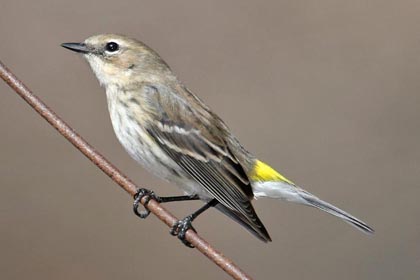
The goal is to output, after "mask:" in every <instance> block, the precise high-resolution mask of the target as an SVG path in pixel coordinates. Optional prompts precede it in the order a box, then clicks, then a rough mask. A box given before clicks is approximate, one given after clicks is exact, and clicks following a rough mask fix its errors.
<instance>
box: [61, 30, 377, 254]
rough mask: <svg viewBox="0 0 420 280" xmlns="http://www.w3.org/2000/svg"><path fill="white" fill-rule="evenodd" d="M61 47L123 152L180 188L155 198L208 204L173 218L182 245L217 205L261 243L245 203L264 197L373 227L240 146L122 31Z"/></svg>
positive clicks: (263, 233) (261, 231) (261, 232)
mask: <svg viewBox="0 0 420 280" xmlns="http://www.w3.org/2000/svg"><path fill="white" fill-rule="evenodd" d="M62 46H63V47H65V48H67V49H70V50H72V51H75V52H79V53H81V54H82V55H83V56H84V58H85V59H86V60H87V61H88V63H89V65H90V67H91V68H92V70H93V72H94V73H95V75H96V77H97V78H98V80H99V83H100V84H101V85H102V86H103V87H105V89H106V96H107V101H108V109H109V113H110V116H111V122H112V125H113V128H114V131H115V134H116V136H117V138H118V140H119V141H120V143H121V144H122V146H124V148H125V150H126V151H127V152H128V153H129V154H130V156H131V157H132V158H134V159H135V160H136V161H137V162H138V163H140V164H141V165H143V166H144V167H145V168H146V169H147V170H149V171H150V172H152V173H153V174H155V175H156V176H158V177H160V178H163V179H165V180H167V181H169V182H172V183H174V184H175V185H177V186H178V187H180V188H181V189H182V190H183V192H184V193H185V195H184V196H178V197H167V198H164V197H158V196H157V195H155V194H154V193H153V192H151V191H148V190H145V189H141V190H139V191H138V195H136V197H135V198H136V203H135V207H134V208H135V209H134V210H135V212H136V213H137V214H138V215H140V216H141V217H143V218H144V217H146V216H147V214H148V212H138V211H137V206H138V203H139V201H140V199H141V198H142V197H144V196H148V197H149V198H154V199H156V200H157V201H158V202H169V201H181V200H193V199H200V200H202V201H204V202H206V204H205V205H204V206H203V207H202V208H200V209H199V210H197V211H196V212H194V213H193V214H192V215H189V216H187V217H186V218H185V219H183V220H180V221H178V222H177V223H176V224H175V225H174V226H173V228H172V230H171V233H172V234H173V235H177V236H178V238H180V239H181V240H182V241H183V242H184V243H185V244H186V245H188V246H190V245H191V244H189V243H188V242H187V241H185V233H186V231H187V230H188V229H190V228H192V224H191V222H192V221H193V220H194V219H195V218H196V217H197V216H198V215H199V214H201V213H202V212H204V211H205V210H206V209H208V208H210V207H213V206H214V207H215V208H217V209H218V210H220V211H221V212H223V213H224V214H226V215H227V216H229V217H230V218H232V219H233V220H235V221H236V222H238V223H239V224H241V225H242V226H244V227H245V228H246V229H247V230H249V231H250V232H251V233H252V234H254V235H255V236H256V237H258V238H259V239H260V240H262V241H264V242H268V241H271V238H270V236H269V234H268V232H267V230H266V228H265V227H264V225H263V223H262V222H261V220H260V219H259V218H258V216H257V214H256V212H255V210H254V208H253V206H252V204H251V201H252V199H253V198H259V197H269V198H277V199H280V200H285V201H290V202H295V203H299V204H303V205H308V206H312V207H315V208H318V209H321V210H323V211H325V212H327V213H329V214H332V215H334V216H337V217H339V218H341V219H343V220H344V221H345V222H347V223H349V224H351V225H353V226H355V227H356V228H358V229H360V230H362V231H363V232H366V233H373V229H372V228H371V227H369V226H368V225H367V224H366V223H364V222H363V221H361V220H359V219H357V218H355V217H353V216H352V215H350V214H348V213H346V212H345V211H343V210H341V209H339V208H337V207H335V206H333V205H331V204H329V203H327V202H325V201H323V200H321V199H319V198H318V197H316V196H314V195H312V194H310V193H309V192H307V191H305V190H304V189H302V188H300V187H299V186H297V185H296V184H295V183H293V182H292V181H291V180H289V179H287V178H286V177H284V176H283V175H281V174H280V173H279V172H277V171H276V170H274V169H273V168H272V167H270V166H269V165H268V164H266V163H264V162H263V161H261V160H259V159H257V158H256V157H255V156H254V155H252V154H251V153H250V152H248V151H247V150H246V149H245V148H244V147H242V146H241V144H240V143H239V141H238V139H237V138H236V137H235V136H234V135H233V134H232V132H231V131H230V129H229V128H228V126H227V125H226V124H225V123H224V122H223V121H222V120H221V119H220V118H219V117H218V116H217V115H216V114H215V113H213V111H212V110H211V109H210V108H209V107H208V106H207V105H205V104H204V102H203V101H202V100H201V99H199V98H198V97H197V96H196V95H194V94H193V93H192V92H191V91H190V90H189V89H188V88H187V87H186V86H185V85H184V84H183V83H181V82H180V80H179V79H178V78H177V77H176V76H175V74H174V73H173V72H172V70H171V69H170V67H169V66H168V65H167V64H166V63H165V61H164V60H163V59H162V58H161V57H160V56H159V55H158V54H157V53H156V52H155V51H153V50H152V49H151V48H149V47H148V46H147V45H145V44H144V43H142V42H140V41H138V40H135V39H131V38H128V37H126V36H122V35H114V34H102V35H95V36H92V37H90V38H88V39H86V40H85V41H83V42H81V43H64V44H62Z"/></svg>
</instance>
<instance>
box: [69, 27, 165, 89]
mask: <svg viewBox="0 0 420 280" xmlns="http://www.w3.org/2000/svg"><path fill="white" fill-rule="evenodd" d="M61 46H62V47H64V48H67V49H69V50H72V51H75V52H78V53H81V54H82V55H83V56H84V57H85V58H86V60H87V61H88V62H89V64H90V67H91V68H92V70H93V72H94V73H95V75H96V77H97V78H98V80H99V82H100V83H101V85H103V86H105V87H107V86H109V85H116V86H128V85H130V84H133V83H137V82H143V81H145V80H155V79H162V78H163V77H164V76H165V75H168V74H170V73H171V71H170V70H169V67H168V66H167V64H166V63H165V62H164V61H163V60H162V59H161V58H160V56H159V55H158V54H157V53H156V52H155V51H153V50H152V49H151V48H149V47H148V46H146V45H145V44H143V43H142V42H140V41H137V40H134V39H131V38H128V37H126V36H122V35H115V34H101V35H95V36H92V37H89V38H87V39H86V40H84V41H83V42H81V43H63V44H61Z"/></svg>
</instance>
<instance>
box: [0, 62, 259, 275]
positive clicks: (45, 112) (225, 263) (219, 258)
mask: <svg viewBox="0 0 420 280" xmlns="http://www.w3.org/2000/svg"><path fill="white" fill-rule="evenodd" d="M0 77H1V78H2V79H3V80H4V81H5V82H6V83H7V84H8V85H9V86H10V87H11V88H12V89H13V90H14V91H15V92H16V93H17V94H18V95H19V96H20V97H22V98H23V99H24V100H25V101H26V102H27V103H28V104H29V105H30V106H31V107H32V108H33V109H34V110H35V111H37V112H38V113H39V114H40V115H41V116H42V117H43V118H44V119H45V120H46V121H47V122H48V123H50V124H51V125H52V126H53V127H54V128H55V129H56V130H58V132H60V134H61V135H63V136H64V137H65V138H66V139H67V140H68V141H69V142H70V143H72V144H73V145H74V146H75V147H76V148H77V149H78V150H79V151H80V152H82V153H83V154H84V155H85V156H86V157H87V158H89V159H90V160H91V161H92V162H93V163H94V164H95V165H96V166H98V167H99V168H100V169H101V170H102V171H103V172H104V173H105V174H106V175H108V176H109V177H111V179H112V180H114V182H116V183H117V184H118V185H119V186H120V187H122V188H123V189H124V190H125V191H126V192H128V193H129V194H130V195H131V196H134V194H135V193H136V190H137V189H138V187H137V186H136V185H135V184H134V183H133V182H132V181H131V180H130V179H129V178H128V177H127V176H125V175H124V174H123V173H121V171H119V170H118V169H117V168H116V167H115V166H114V165H113V164H112V163H111V162H109V161H108V160H107V159H106V158H105V157H104V156H102V155H101V154H100V153H99V152H98V151H96V150H95V148H93V147H92V146H91V145H90V144H89V143H87V142H86V141H85V140H84V139H83V138H82V137H81V136H80V135H79V134H77V132H76V131H75V130H74V129H73V128H72V127H71V126H69V125H68V124H66V123H65V122H64V121H63V120H62V119H61V118H60V117H59V116H58V115H57V114H56V113H54V112H53V111H52V110H51V109H50V108H48V106H47V105H46V104H45V103H44V102H43V101H42V100H41V99H39V98H38V97H37V96H36V95H34V94H33V93H32V91H31V90H30V89H29V88H28V87H26V86H25V85H24V84H23V83H22V82H21V81H20V80H19V79H18V78H17V77H16V76H15V75H14V74H13V73H12V72H11V71H10V70H9V69H8V68H7V67H6V66H5V65H4V64H3V63H2V62H1V61H0ZM141 203H142V204H144V199H143V200H142V201H141ZM147 208H148V209H149V210H150V211H151V212H152V213H153V214H154V215H156V217H158V218H159V219H160V220H161V221H162V222H164V223H165V224H166V225H168V226H169V227H171V226H172V225H173V224H174V223H175V222H176V221H177V218H175V216H173V215H172V214H171V213H170V212H168V211H167V210H166V209H165V208H163V207H162V206H160V204H159V203H157V202H156V201H155V200H150V202H149V203H148V205H147ZM186 240H187V241H188V242H190V243H191V244H192V245H194V246H195V248H196V249H197V250H199V251H200V252H201V253H203V254H204V255H205V256H206V257H208V258H209V259H210V260H211V261H213V262H214V263H215V264H216V265H217V266H219V267H220V268H221V269H223V270H224V271H225V272H226V273H227V274H229V275H230V276H231V277H232V278H234V279H252V278H251V277H250V276H248V275H247V274H246V273H245V272H244V271H243V270H242V269H240V268H239V267H238V266H237V265H236V264H235V263H233V262H232V261H231V260H230V259H228V258H227V257H225V256H224V255H223V254H222V253H221V252H219V251H217V250H216V249H214V248H213V246H211V245H210V244H209V243H208V242H207V241H206V240H204V239H203V238H201V237H200V236H199V235H198V234H197V233H195V232H194V231H192V230H188V231H187V234H186Z"/></svg>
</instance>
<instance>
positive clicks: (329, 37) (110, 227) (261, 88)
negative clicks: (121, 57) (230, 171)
mask: <svg viewBox="0 0 420 280" xmlns="http://www.w3.org/2000/svg"><path fill="white" fill-rule="evenodd" d="M419 15H420V2H418V1H381V0H378V1H296V0H288V1H274V0H273V1H264V2H263V3H262V1H261V2H258V1H193V0H190V1H138V0H137V1H110V0H108V1H81V0H72V1H60V2H59V1H46V0H44V1H16V0H13V1H12V0H1V1H0V35H1V41H0V54H1V56H0V57H1V60H3V62H5V63H6V64H7V65H8V66H9V67H10V68H11V69H12V70H14V71H15V73H16V74H17V75H18V76H19V77H20V78H22V79H23V80H24V81H25V82H26V83H27V85H28V86H29V87H31V88H32V90H33V91H34V92H35V93H36V94H38V95H39V96H40V97H41V98H43V99H44V100H45V102H47V104H49V105H50V106H51V107H52V108H54V110H55V111H56V112H57V113H59V114H60V115H62V117H64V118H65V120H67V122H68V123H70V124H71V125H73V126H74V128H75V129H76V130H77V131H78V132H80V133H81V134H82V135H83V136H84V137H85V138H86V139H87V140H88V141H89V142H91V143H92V144H93V145H94V146H96V147H97V148H98V149H99V150H100V151H102V152H103V153H104V155H105V156H107V157H108V158H109V159H111V160H112V161H113V162H114V163H115V164H116V165H117V166H118V167H119V168H120V169H122V170H123V171H124V172H125V173H127V174H128V175H129V176H130V177H132V178H133V179H134V180H135V181H136V182H137V183H138V184H139V185H141V186H145V187H151V188H153V189H154V190H155V191H157V193H159V194H162V195H169V194H179V192H178V189H176V188H175V187H173V186H171V185H169V184H166V183H164V182H162V181H160V180H159V179H156V178H154V177H152V176H151V175H149V174H148V173H147V172H145V171H144V170H143V169H142V168H140V167H139V166H137V165H136V163H135V162H134V161H133V160H131V158H129V156H128V155H127V154H126V153H125V151H124V150H123V149H122V148H121V146H120V145H119V143H118V142H117V140H116V138H115V136H114V134H113V131H112V128H111V123H110V121H109V117H108V112H107V108H106V101H105V94H104V90H103V89H101V88H100V86H99V84H98V82H97V81H96V79H95V78H94V76H93V74H92V73H91V71H90V69H89V68H88V66H87V63H85V62H84V61H83V59H82V58H81V57H79V56H77V55H75V54H74V53H71V52H69V51H67V50H64V49H63V48H61V47H60V46H59V45H60V43H62V42H68V41H70V42H71V41H81V40H83V39H85V38H86V37H88V36H90V35H93V34H98V33H109V32H115V33H122V34H127V35H130V36H132V37H135V38H139V39H141V40H143V41H144V42H146V43H147V44H149V45H150V46H151V47H153V48H154V49H156V50H157V51H158V52H159V53H160V54H161V55H162V56H163V57H164V58H165V59H166V61H167V62H168V63H169V64H170V65H171V67H172V68H173V70H174V71H175V72H176V73H177V74H178V76H179V77H180V79H181V80H183V81H184V82H185V83H186V84H187V85H188V87H189V88H191V90H193V91H194V92H196V93H197V94H198V95H199V96H200V97H202V98H203V99H204V100H205V101H206V102H207V104H209V105H210V106H211V107H212V108H213V109H214V110H215V111H216V112H217V113H218V114H219V115H220V116H221V117H222V118H223V119H224V120H225V121H226V122H227V123H228V124H229V126H230V127H231V128H232V129H233V131H234V132H235V134H236V135H237V136H238V138H239V139H241V141H242V143H243V144H244V145H245V146H246V147H247V148H248V149H249V150H250V151H252V152H254V153H255V154H256V155H257V156H259V157H260V158H261V159H263V160H264V161H266V162H268V163H270V164H271V165H273V166H274V167H275V168H278V169H279V170H280V171H282V172H283V173H284V174H285V175H286V176H287V177H289V178H291V179H292V180H294V181H296V182H297V183H298V184H300V185H301V186H304V187H305V188H306V189H308V190H310V191H311V192H313V193H315V194H317V195H319V196H320V197H322V198H324V199H326V200H327V201H330V202H332V203H334V204H336V205H338V206H340V207H342V208H343V209H345V210H347V211H349V212H350V213H352V214H354V215H355V216H357V217H360V218H361V219H363V220H365V221H366V222H368V223H369V224H371V225H372V226H373V227H374V228H375V229H376V234H375V235H374V236H372V237H369V236H365V235H363V234H362V233H360V232H359V231H357V230H355V229H354V228H352V227H350V226H348V225H347V224H345V223H343V222H341V221H339V220H338V219H336V218H333V217H331V216H329V215H327V214H324V213H321V212H320V211H317V210H315V209H310V208H306V207H302V206H297V205H291V204H287V203H282V202H279V201H274V200H263V199H261V200H258V201H256V202H255V203H254V205H255V207H256V209H257V211H258V213H259V215H260V217H261V219H262V220H263V221H264V223H265V225H266V226H267V228H268V229H269V231H270V233H271V236H272V238H273V243H270V244H263V243H262V242H260V241H258V240H257V239H255V238H254V237H253V236H251V235H250V234H248V232H246V231H245V230H244V229H243V228H241V227H240V226H238V225H237V224H235V223H233V222H231V220H229V219H228V218H226V217H225V216H223V215H221V214H219V213H218V212H217V211H215V210H211V211H209V212H208V213H206V214H205V215H203V216H202V217H200V218H199V219H198V220H197V222H196V223H195V226H196V228H197V229H198V231H199V232H200V233H201V234H202V235H203V236H204V237H205V238H207V239H208V240H209V241H210V242H211V243H213V244H214V245H215V246H216V247H217V248H219V249H221V250H222V251H223V252H224V253H225V254H226V255H227V256H229V257H231V258H232V259H233V260H235V261H236V262H237V263H238V264H239V265H240V266H241V267H243V268H244V269H245V270H246V271H247V272H249V273H250V274H251V275H252V276H254V277H255V278H256V279H289V280H291V279H417V278H418V277H419V276H420V222H419V216H420V204H419V202H418V199H419V197H420V189H419V184H420V183H419V180H418V178H419V174H420V164H419V163H420V149H419V140H420V131H419V118H420V110H419V109H420V79H419V76H420V17H419ZM0 93H1V96H0V100H1V101H0V129H1V131H2V133H1V137H0V151H1V161H0V277H1V279H23V278H30V279H149V278H152V277H153V278H155V279H167V278H169V277H172V278H171V279H228V278H227V276H226V275H225V274H224V273H223V272H221V271H220V270H219V269H218V268H217V267H215V266H214V265H213V264H211V263H210V262H209V261H207V259H205V258H204V257H203V256H201V255H200V254H199V253H198V252H197V251H195V250H188V249H186V248H184V246H183V245H181V244H180V242H178V241H177V240H176V239H174V238H173V237H172V236H170V235H169V234H168V228H166V227H165V226H164V225H163V224H162V223H160V222H159V221H158V220H157V219H156V218H155V217H151V218H149V219H148V220H146V221H140V220H139V219H137V218H136V217H135V216H134V215H133V214H132V212H131V203H132V199H131V198H130V197H129V196H128V195H127V194H126V193H124V192H123V191H122V190H121V189H119V188H118V187H117V186H116V185H115V184H114V183H113V182H112V181H111V180H110V179H109V178H107V177H106V176H105V175H104V174H102V173H101V172H100V171H99V170H98V169H97V168H96V167H95V166H93V165H92V164H91V163H90V162H89V161H88V160H86V159H85V158H84V157H83V156H82V155H81V154H80V153H79V152H78V151H76V150H75V149H74V148H73V147H72V146H71V145H70V144H68V143H67V142H66V141H65V140H64V139H63V138H62V137H61V136H59V135H58V133H57V132H55V131H54V130H53V129H52V128H51V127H50V126H49V125H47V124H46V122H45V121H44V120H42V119H41V118H40V117H39V116H38V115H37V114H35V113H34V112H33V111H32V109H30V108H29V107H28V106H27V105H26V104H24V103H23V101H22V100H21V99H19V98H18V97H17V95H16V94H15V93H14V92H12V91H11V89H9V88H8V87H7V86H5V84H4V83H2V82H1V83H0ZM198 205H199V204H197V203H187V202H186V203H178V204H172V205H168V208H169V209H171V210H172V211H174V213H176V215H178V216H179V217H182V216H185V215H186V214H188V213H189V212H191V211H192V210H194V209H195V208H196V207H197V206H198Z"/></svg>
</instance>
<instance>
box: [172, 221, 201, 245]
mask: <svg viewBox="0 0 420 280" xmlns="http://www.w3.org/2000/svg"><path fill="white" fill-rule="evenodd" d="M192 220H193V216H192V215H190V216H187V217H185V218H184V219H182V220H179V221H177V222H176V223H175V224H174V225H173V226H172V228H171V231H170V233H171V234H172V235H173V236H178V239H179V240H181V241H182V243H184V245H185V246H187V247H189V248H194V245H192V244H191V243H190V242H188V241H187V240H186V239H185V235H186V233H187V231H188V230H189V229H192V230H193V231H194V232H197V231H196V230H195V229H194V227H193V226H192Z"/></svg>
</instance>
